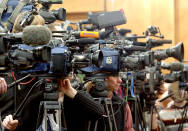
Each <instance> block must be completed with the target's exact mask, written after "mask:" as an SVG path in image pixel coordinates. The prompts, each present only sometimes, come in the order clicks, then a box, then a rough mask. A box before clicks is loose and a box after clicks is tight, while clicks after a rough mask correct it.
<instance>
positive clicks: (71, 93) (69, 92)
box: [59, 79, 77, 99]
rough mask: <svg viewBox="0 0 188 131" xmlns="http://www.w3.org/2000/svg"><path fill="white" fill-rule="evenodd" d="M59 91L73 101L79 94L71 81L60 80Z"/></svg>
mask: <svg viewBox="0 0 188 131" xmlns="http://www.w3.org/2000/svg"><path fill="white" fill-rule="evenodd" d="M59 90H60V91H61V92H63V93H64V94H65V95H66V96H68V97H70V98H72V99H73V98H74V97H75V95H76V94H77V91H76V90H75V89H74V88H72V86H71V83H70V80H69V79H64V80H59Z"/></svg>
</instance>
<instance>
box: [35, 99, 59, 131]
mask: <svg viewBox="0 0 188 131" xmlns="http://www.w3.org/2000/svg"><path fill="white" fill-rule="evenodd" d="M39 108H40V109H41V108H43V111H44V116H43V120H44V131H47V130H48V129H49V127H48V124H47V120H48V119H49V117H48V114H53V113H55V110H57V113H58V117H57V118H56V121H57V123H58V126H57V127H56V130H57V131H62V124H61V111H62V106H61V103H60V102H58V101H41V102H40V107H39Z"/></svg>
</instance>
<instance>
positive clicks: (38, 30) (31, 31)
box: [22, 25, 52, 46]
mask: <svg viewBox="0 0 188 131" xmlns="http://www.w3.org/2000/svg"><path fill="white" fill-rule="evenodd" d="M51 38H52V32H51V31H50V29H48V28H47V27H45V26H41V25H30V26H27V27H25V28H24V29H23V36H22V42H23V43H24V44H27V45H31V46H37V45H45V44H48V43H49V41H50V40H51Z"/></svg>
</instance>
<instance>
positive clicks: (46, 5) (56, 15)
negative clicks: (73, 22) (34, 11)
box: [38, 0, 66, 24]
mask: <svg viewBox="0 0 188 131" xmlns="http://www.w3.org/2000/svg"><path fill="white" fill-rule="evenodd" d="M38 3H39V4H42V7H41V8H40V10H39V14H40V15H41V16H42V17H43V18H44V20H45V22H46V24H50V23H53V22H54V21H55V20H61V21H65V20H66V9H64V8H59V9H57V10H51V11H50V7H51V5H52V4H62V3H63V2H62V0H38Z"/></svg>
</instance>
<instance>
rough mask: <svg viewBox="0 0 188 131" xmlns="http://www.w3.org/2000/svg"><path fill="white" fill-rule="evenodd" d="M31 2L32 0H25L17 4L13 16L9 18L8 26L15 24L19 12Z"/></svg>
mask: <svg viewBox="0 0 188 131" xmlns="http://www.w3.org/2000/svg"><path fill="white" fill-rule="evenodd" d="M29 2H30V0H23V1H19V3H18V5H17V6H16V8H15V9H14V11H13V12H12V14H11V16H10V17H9V19H8V20H7V23H6V26H5V27H6V28H8V27H10V26H11V25H13V24H14V22H15V20H16V17H17V16H18V14H19V13H20V11H21V10H22V8H23V7H24V6H25V5H27V4H28V3H29Z"/></svg>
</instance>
